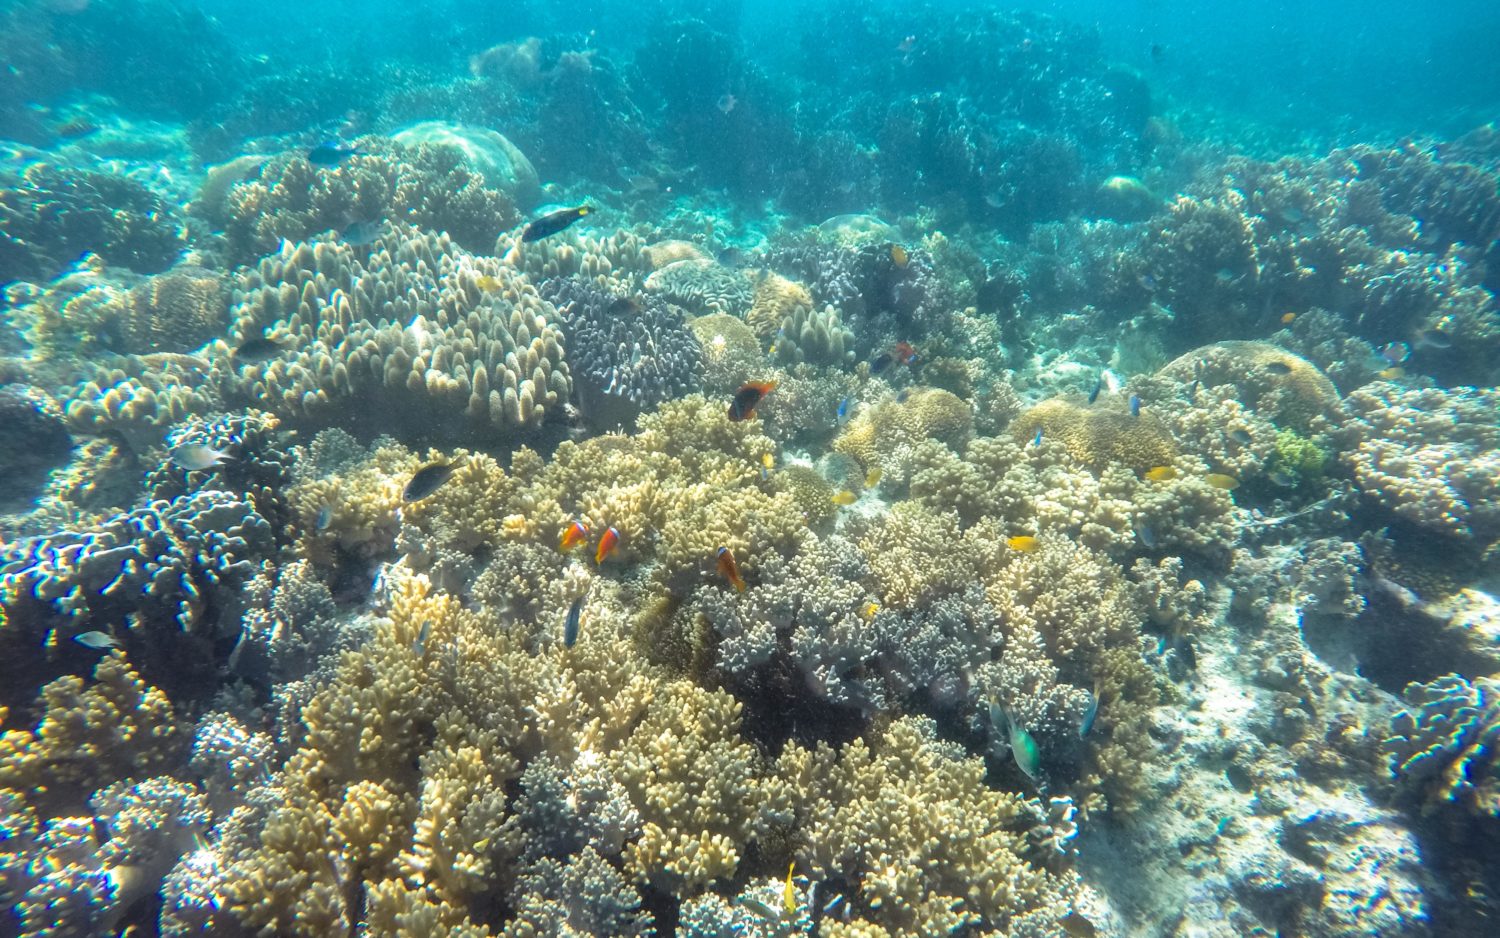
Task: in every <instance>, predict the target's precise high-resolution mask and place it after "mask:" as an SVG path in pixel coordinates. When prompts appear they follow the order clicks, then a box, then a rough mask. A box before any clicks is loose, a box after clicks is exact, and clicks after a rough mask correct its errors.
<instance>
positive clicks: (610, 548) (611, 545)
mask: <svg viewBox="0 0 1500 938" xmlns="http://www.w3.org/2000/svg"><path fill="white" fill-rule="evenodd" d="M619 546H620V532H619V531H616V530H615V529H614V528H609V529H608V530H606V531H605V532H604V536H603V537H601V538H599V549H598V550H596V551H594V563H603V562H604V558H605V557H608V556H609V555H610V554H613V553H614V552H615V549H616V548H618V547H619Z"/></svg>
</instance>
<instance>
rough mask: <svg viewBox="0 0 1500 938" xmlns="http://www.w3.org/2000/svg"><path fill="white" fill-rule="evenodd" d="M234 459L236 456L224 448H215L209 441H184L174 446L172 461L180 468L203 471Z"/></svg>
mask: <svg viewBox="0 0 1500 938" xmlns="http://www.w3.org/2000/svg"><path fill="white" fill-rule="evenodd" d="M233 460H234V457H233V456H231V455H229V454H228V453H227V452H225V451H224V450H222V449H215V448H213V447H212V446H209V445H208V444H207V443H183V444H182V445H181V446H174V447H172V462H174V463H176V464H177V467H178V468H179V469H186V470H188V471H189V472H201V471H203V470H205V469H212V468H213V467H214V466H219V465H223V464H224V463H226V462H232V461H233Z"/></svg>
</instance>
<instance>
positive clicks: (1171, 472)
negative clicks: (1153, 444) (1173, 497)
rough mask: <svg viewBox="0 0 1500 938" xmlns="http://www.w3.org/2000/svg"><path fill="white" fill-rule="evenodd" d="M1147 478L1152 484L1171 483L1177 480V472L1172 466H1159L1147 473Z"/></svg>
mask: <svg viewBox="0 0 1500 938" xmlns="http://www.w3.org/2000/svg"><path fill="white" fill-rule="evenodd" d="M1146 478H1148V479H1150V480H1151V481H1152V482H1170V481H1172V480H1173V479H1175V478H1177V470H1176V469H1173V468H1172V467H1171V466H1157V467H1156V468H1155V469H1148V470H1147V471H1146Z"/></svg>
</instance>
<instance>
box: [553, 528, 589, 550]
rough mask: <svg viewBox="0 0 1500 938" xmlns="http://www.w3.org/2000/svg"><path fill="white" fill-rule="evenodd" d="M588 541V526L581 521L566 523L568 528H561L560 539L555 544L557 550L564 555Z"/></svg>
mask: <svg viewBox="0 0 1500 938" xmlns="http://www.w3.org/2000/svg"><path fill="white" fill-rule="evenodd" d="M588 539H589V526H588V525H586V524H584V523H583V522H582V521H570V522H568V526H567V527H565V528H563V533H562V537H561V538H559V539H558V542H557V549H558V550H560V551H562V552H563V553H565V554H566V553H568V552H569V551H571V550H574V549H576V548H577V547H579V546H580V545H581V544H583V543H584V542H585V541H587V540H588Z"/></svg>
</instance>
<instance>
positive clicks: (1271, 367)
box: [1266, 361, 1292, 376]
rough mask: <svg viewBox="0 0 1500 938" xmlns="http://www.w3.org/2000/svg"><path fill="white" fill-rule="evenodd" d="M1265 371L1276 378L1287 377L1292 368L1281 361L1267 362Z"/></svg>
mask: <svg viewBox="0 0 1500 938" xmlns="http://www.w3.org/2000/svg"><path fill="white" fill-rule="evenodd" d="M1266 371H1269V372H1270V373H1271V374H1273V375H1277V376H1280V375H1289V374H1291V373H1292V366H1291V365H1288V364H1287V363H1286V362H1283V361H1275V362H1267V363H1266Z"/></svg>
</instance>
